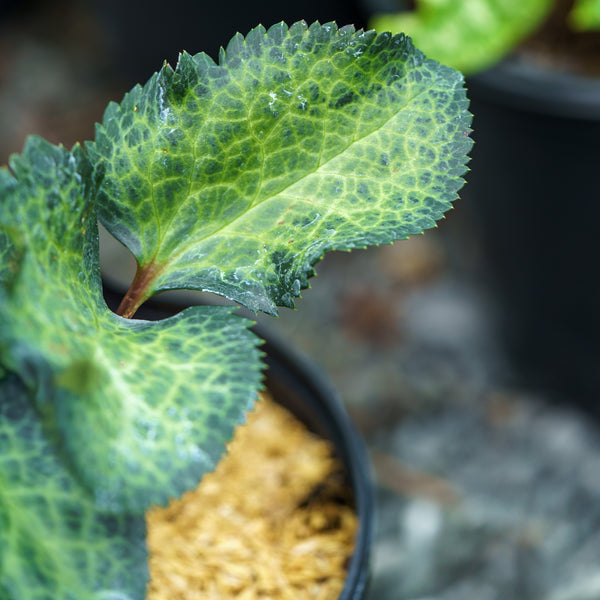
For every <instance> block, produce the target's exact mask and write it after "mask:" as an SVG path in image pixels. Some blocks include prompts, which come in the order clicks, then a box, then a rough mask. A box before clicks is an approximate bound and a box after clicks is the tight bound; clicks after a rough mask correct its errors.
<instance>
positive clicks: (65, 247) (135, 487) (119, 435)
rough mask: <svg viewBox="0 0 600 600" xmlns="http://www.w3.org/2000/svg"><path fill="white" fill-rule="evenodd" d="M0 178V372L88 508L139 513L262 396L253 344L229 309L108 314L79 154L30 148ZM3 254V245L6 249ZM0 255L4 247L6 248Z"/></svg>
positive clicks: (214, 457)
mask: <svg viewBox="0 0 600 600" xmlns="http://www.w3.org/2000/svg"><path fill="white" fill-rule="evenodd" d="M11 167H12V170H13V173H14V175H12V174H10V173H7V171H6V170H5V171H3V172H2V175H1V176H0V198H1V202H2V206H0V232H2V235H3V236H4V239H5V241H6V240H18V243H17V244H16V245H15V246H14V247H15V248H17V251H15V252H13V253H12V254H13V255H14V256H15V257H17V258H15V260H13V263H14V264H16V265H17V266H16V267H14V265H13V267H11V269H10V274H9V275H8V276H7V275H6V273H5V274H4V276H3V277H4V278H3V280H2V283H1V285H0V363H1V364H3V365H4V366H5V367H6V368H7V369H8V370H11V371H13V372H16V373H19V374H20V376H21V377H22V379H23V380H24V382H25V384H26V385H27V387H28V389H29V390H30V393H31V394H32V397H33V398H34V400H35V403H36V406H37V408H38V410H39V412H40V414H41V415H42V417H43V419H44V426H45V427H46V429H47V430H48V431H49V432H51V433H52V435H53V437H55V438H56V439H57V440H58V441H59V444H60V446H61V448H62V450H63V452H64V453H65V454H66V455H67V456H68V457H69V464H70V466H71V467H72V468H73V470H74V471H75V473H77V475H78V476H79V478H80V479H81V481H82V482H83V483H84V484H85V485H86V486H88V487H89V489H91V490H92V491H93V493H94V495H95V497H96V501H97V502H98V503H99V505H101V506H104V507H109V508H113V509H117V508H120V507H124V508H125V509H127V510H130V511H136V512H140V511H144V510H145V509H146V508H147V507H148V506H149V505H150V504H164V503H165V502H166V501H167V499H168V498H169V497H171V496H174V495H179V494H181V493H182V492H184V491H185V490H187V489H189V488H190V487H193V486H195V485H196V484H197V482H198V481H199V480H200V478H201V476H202V475H203V474H204V473H205V472H206V471H209V470H212V469H213V468H214V466H215V464H216V462H217V461H218V459H219V457H220V456H221V454H222V453H223V452H224V450H225V444H226V443H227V442H228V441H229V440H230V438H231V436H232V433H233V429H234V427H235V425H237V424H238V423H240V422H242V421H243V420H244V418H245V414H246V412H247V410H248V409H249V408H250V407H251V406H252V404H253V402H254V400H255V396H256V389H257V388H258V387H259V386H260V380H261V373H260V371H261V363H260V354H259V351H258V349H257V343H258V338H256V336H254V334H252V333H251V332H250V331H249V330H248V325H249V323H250V322H249V321H247V320H245V319H241V318H239V317H237V316H235V315H233V314H231V312H232V309H231V308H228V307H192V308H190V309H188V310H186V311H184V312H182V313H180V314H178V315H176V316H174V317H172V318H170V319H165V320H163V321H159V322H146V321H132V320H127V319H123V318H121V317H118V316H116V315H114V314H113V313H112V312H111V311H110V310H109V309H108V308H107V307H106V304H105V303H104V300H103V298H102V290H101V283H100V277H99V267H98V244H97V236H98V233H97V223H96V219H95V210H94V205H93V202H92V198H93V196H94V193H95V186H96V183H94V181H93V180H91V179H90V177H91V171H90V169H89V165H88V164H87V161H86V159H85V157H84V156H83V155H82V153H81V152H80V151H79V150H78V149H76V151H75V153H74V154H73V153H70V152H68V151H67V150H65V149H64V148H57V147H54V146H52V145H51V144H49V143H48V142H45V141H43V140H41V139H40V138H30V140H29V141H28V142H27V144H26V147H25V150H24V153H23V155H22V156H17V157H12V159H11ZM9 250H10V248H9ZM5 252H6V248H5Z"/></svg>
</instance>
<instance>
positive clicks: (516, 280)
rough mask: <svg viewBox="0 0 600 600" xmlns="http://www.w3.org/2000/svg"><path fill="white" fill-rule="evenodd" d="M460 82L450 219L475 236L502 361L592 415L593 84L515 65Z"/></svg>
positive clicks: (597, 244)
mask: <svg viewBox="0 0 600 600" xmlns="http://www.w3.org/2000/svg"><path fill="white" fill-rule="evenodd" d="M467 86H468V89H469V97H470V98H471V110H472V112H473V114H474V120H473V130H474V133H473V138H474V139H475V146H474V148H473V151H472V153H471V156H472V161H471V163H470V165H469V166H470V169H471V172H470V173H469V174H468V176H467V182H468V183H467V185H466V186H465V188H464V190H463V192H462V193H461V195H462V200H461V201H460V202H458V203H457V206H456V217H457V218H458V220H461V218H462V217H465V216H466V217H467V218H468V219H469V228H470V230H471V231H470V232H469V231H466V230H463V231H462V233H463V234H464V235H467V236H468V235H472V234H473V233H474V234H475V235H476V236H477V237H478V238H479V241H480V246H481V251H482V264H483V266H484V269H483V275H484V276H485V277H486V278H487V279H488V281H489V283H490V284H491V289H492V290H493V292H494V296H495V298H496V299H497V300H498V307H499V314H500V317H501V328H500V331H501V332H502V335H503V338H504V341H505V345H506V348H507V349H508V353H509V357H510V358H511V359H512V364H513V365H514V367H515V368H516V371H517V373H518V374H520V375H521V378H522V380H523V381H526V382H531V383H535V384H536V385H540V386H542V387H543V388H546V389H548V390H555V391H557V392H560V393H561V394H563V395H565V396H566V397H567V398H568V399H569V400H571V401H574V402H577V403H579V404H581V405H583V406H585V407H586V408H589V409H591V410H593V411H595V412H596V413H598V414H600V403H598V398H600V369H599V368H598V364H600V344H599V343H598V340H599V339H600V311H599V309H600V282H599V280H598V277H597V265H596V261H597V258H598V257H599V256H600V198H599V197H598V188H599V186H598V181H599V171H598V169H599V166H600V81H599V80H595V79H587V78H583V77H577V76H574V75H569V74H564V73H555V72H552V71H549V70H544V69H542V68H539V67H536V66H534V65H531V64H528V63H526V62H522V61H521V62H520V61H518V60H516V59H515V60H510V61H506V62H504V63H503V64H501V65H499V66H498V67H496V68H494V69H492V70H490V71H488V72H485V73H483V74H481V75H478V76H476V77H473V78H472V79H470V80H469V81H468V82H467ZM462 220H463V223H464V219H462Z"/></svg>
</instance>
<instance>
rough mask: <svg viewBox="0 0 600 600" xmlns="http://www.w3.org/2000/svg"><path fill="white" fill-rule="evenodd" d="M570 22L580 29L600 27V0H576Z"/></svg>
mask: <svg viewBox="0 0 600 600" xmlns="http://www.w3.org/2000/svg"><path fill="white" fill-rule="evenodd" d="M569 24H570V25H571V27H572V28H573V29H576V30H578V31H588V30H592V29H600V0H576V2H575V5H574V6H573V9H572V10H571V13H570V14H569Z"/></svg>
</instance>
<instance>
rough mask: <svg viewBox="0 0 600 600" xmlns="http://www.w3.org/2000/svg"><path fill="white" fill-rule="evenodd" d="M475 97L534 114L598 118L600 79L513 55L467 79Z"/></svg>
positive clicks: (569, 117) (599, 113) (588, 118)
mask: <svg viewBox="0 0 600 600" xmlns="http://www.w3.org/2000/svg"><path fill="white" fill-rule="evenodd" d="M467 90H468V91H469V92H473V97H474V98H479V97H482V98H484V99H485V100H486V101H487V102H491V103H495V104H506V105H509V106H511V107H512V108H516V109H520V110H525V111H529V112H534V113H541V114H545V115H550V116H555V117H562V118H567V119H578V120H590V121H597V120H600V78H596V77H586V76H583V75H578V74H575V73H569V72H563V71H558V70H554V69H550V68H545V67H543V66H541V65H539V64H537V63H535V62H534V61H532V60H531V59H526V58H524V57H519V56H518V55H513V56H511V57H509V58H507V59H505V60H503V61H502V62H501V63H499V64H498V65H496V66H494V67H492V68H490V69H488V70H486V71H484V72H482V73H479V74H477V75H473V76H472V77H468V78H467Z"/></svg>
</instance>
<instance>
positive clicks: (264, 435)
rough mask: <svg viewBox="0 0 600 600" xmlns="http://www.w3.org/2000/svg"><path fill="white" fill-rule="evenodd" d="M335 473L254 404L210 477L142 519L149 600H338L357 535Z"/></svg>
mask: <svg viewBox="0 0 600 600" xmlns="http://www.w3.org/2000/svg"><path fill="white" fill-rule="evenodd" d="M340 471H341V466H340V464H339V463H338V461H337V459H335V458H334V457H333V455H332V448H331V446H330V445H329V443H328V442H326V441H324V440H321V439H318V438H316V437H315V436H313V435H312V434H310V433H309V432H308V431H307V430H306V429H305V427H304V426H303V425H302V424H301V423H299V422H298V421H297V420H296V419H295V418H294V417H293V416H292V415H291V414H290V413H288V412H287V411H286V410H284V409H283V408H281V407H280V406H279V405H277V404H275V403H273V402H272V401H270V400H268V399H263V400H261V401H260V402H259V403H258V404H257V408H256V409H255V410H254V411H253V412H252V413H251V414H250V415H249V418H248V422H247V423H246V424H245V425H243V426H241V427H239V428H238V429H237V431H236V435H235V438H234V440H233V441H232V443H231V444H230V446H229V453H228V455H227V456H226V457H225V458H224V459H223V460H222V461H221V462H220V463H219V465H218V467H217V470H216V471H215V472H214V473H211V474H209V475H206V476H205V477H204V478H203V480H202V483H201V484H200V486H199V487H198V488H197V489H196V490H194V491H191V492H188V493H186V494H185V495H184V496H183V498H182V499H181V500H174V501H172V502H171V503H170V504H169V506H167V507H166V508H155V509H153V510H152V511H150V512H149V513H148V515H147V521H148V550H149V553H150V577H151V581H150V584H149V587H148V599H149V600H227V599H229V598H235V599H236V600H254V599H258V600H265V599H269V600H336V599H337V598H338V597H339V595H340V593H341V590H342V588H343V585H344V579H345V575H346V564H347V562H348V559H349V557H350V556H351V554H352V552H353V549H354V538H355V534H356V530H357V527H358V523H357V518H356V514H355V512H354V510H353V508H352V507H351V506H350V502H349V501H347V500H348V495H349V494H350V493H351V492H349V491H348V489H347V488H346V486H345V485H344V483H343V478H342V477H340ZM344 498H345V499H346V501H342V500H341V499H344Z"/></svg>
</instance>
